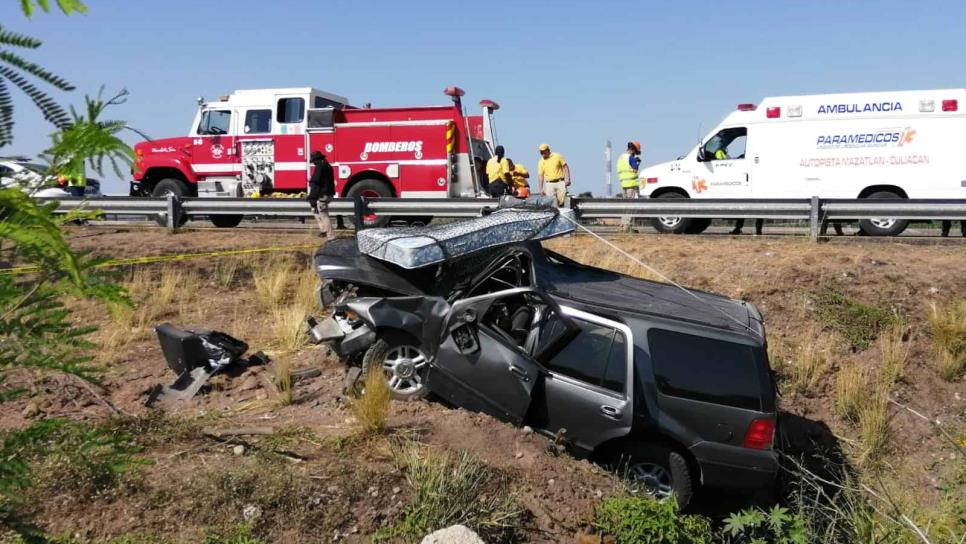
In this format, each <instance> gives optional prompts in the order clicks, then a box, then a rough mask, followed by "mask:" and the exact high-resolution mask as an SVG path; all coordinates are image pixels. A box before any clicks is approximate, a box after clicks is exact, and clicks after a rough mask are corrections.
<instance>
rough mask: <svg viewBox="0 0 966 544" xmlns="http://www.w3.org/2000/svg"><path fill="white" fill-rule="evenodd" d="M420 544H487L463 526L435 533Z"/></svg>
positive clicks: (455, 526) (427, 536) (454, 526)
mask: <svg viewBox="0 0 966 544" xmlns="http://www.w3.org/2000/svg"><path fill="white" fill-rule="evenodd" d="M420 544H486V543H485V542H483V539H481V538H480V536H479V535H477V534H476V533H474V532H473V530H472V529H470V528H468V527H465V526H463V525H453V526H452V527H447V528H445V529H440V530H438V531H434V532H432V533H430V534H428V535H426V537H425V538H423V540H422V542H420Z"/></svg>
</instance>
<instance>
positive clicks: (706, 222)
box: [687, 219, 711, 234]
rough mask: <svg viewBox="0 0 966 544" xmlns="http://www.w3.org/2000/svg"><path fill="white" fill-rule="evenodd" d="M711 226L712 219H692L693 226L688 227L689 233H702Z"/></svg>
mask: <svg viewBox="0 0 966 544" xmlns="http://www.w3.org/2000/svg"><path fill="white" fill-rule="evenodd" d="M710 226H711V220H710V219H692V220H691V226H690V227H688V230H687V232H688V234H701V233H702V232H704V231H706V230H708V227H710Z"/></svg>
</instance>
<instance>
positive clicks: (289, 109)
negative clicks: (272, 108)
mask: <svg viewBox="0 0 966 544" xmlns="http://www.w3.org/2000/svg"><path fill="white" fill-rule="evenodd" d="M304 118H305V99H304V98H280V99H279V101H278V116H277V121H278V122H279V123H301V122H302V119H304Z"/></svg>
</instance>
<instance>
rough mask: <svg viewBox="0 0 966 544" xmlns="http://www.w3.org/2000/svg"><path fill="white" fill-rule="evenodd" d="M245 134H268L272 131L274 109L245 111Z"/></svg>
mask: <svg viewBox="0 0 966 544" xmlns="http://www.w3.org/2000/svg"><path fill="white" fill-rule="evenodd" d="M244 131H245V134H268V133H269V132H271V131H272V110H248V111H247V112H245V128H244Z"/></svg>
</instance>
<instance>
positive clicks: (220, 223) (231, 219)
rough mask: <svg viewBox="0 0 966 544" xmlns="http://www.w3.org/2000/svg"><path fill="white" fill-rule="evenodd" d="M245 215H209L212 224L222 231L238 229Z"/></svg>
mask: <svg viewBox="0 0 966 544" xmlns="http://www.w3.org/2000/svg"><path fill="white" fill-rule="evenodd" d="M244 218H245V216H244V215H209V216H208V219H209V220H210V221H211V223H212V224H213V225H214V226H216V227H218V228H220V229H230V228H233V227H237V226H238V225H239V224H240V223H241V222H242V219H244Z"/></svg>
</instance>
